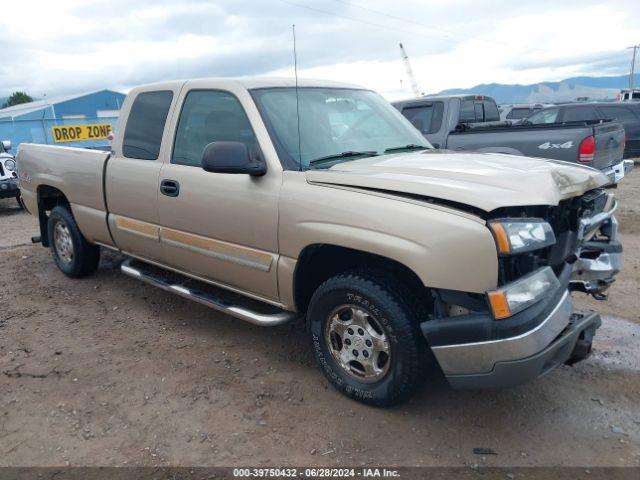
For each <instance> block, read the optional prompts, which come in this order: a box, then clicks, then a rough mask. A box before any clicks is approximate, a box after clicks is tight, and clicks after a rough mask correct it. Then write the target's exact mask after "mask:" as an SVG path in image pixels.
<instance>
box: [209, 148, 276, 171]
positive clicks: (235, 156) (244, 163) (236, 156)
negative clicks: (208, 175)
mask: <svg viewBox="0 0 640 480" xmlns="http://www.w3.org/2000/svg"><path fill="white" fill-rule="evenodd" d="M202 168H203V169H204V170H205V171H206V172H213V173H244V174H247V175H251V176H254V177H259V176H261V175H264V174H265V173H267V167H266V165H265V164H264V163H263V162H257V161H254V160H251V156H250V155H249V150H248V149H247V146H246V145H245V144H244V143H242V142H213V143H210V144H209V145H207V146H206V147H205V148H204V152H203V153H202Z"/></svg>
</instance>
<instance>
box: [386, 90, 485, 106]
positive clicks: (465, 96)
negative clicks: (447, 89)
mask: <svg viewBox="0 0 640 480" xmlns="http://www.w3.org/2000/svg"><path fill="white" fill-rule="evenodd" d="M452 98H458V99H460V100H493V97H490V96H488V95H476V94H472V93H458V94H453V95H439V94H437V95H424V96H422V97H413V98H406V99H404V100H396V101H394V102H391V103H393V104H394V105H404V104H408V103H412V104H416V105H417V104H418V103H420V102H425V103H428V102H436V101H440V102H442V101H445V100H450V99H452ZM494 101H495V100H494Z"/></svg>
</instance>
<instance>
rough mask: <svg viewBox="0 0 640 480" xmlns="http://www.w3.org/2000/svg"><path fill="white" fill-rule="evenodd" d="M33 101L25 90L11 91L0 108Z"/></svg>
mask: <svg viewBox="0 0 640 480" xmlns="http://www.w3.org/2000/svg"><path fill="white" fill-rule="evenodd" d="M29 102H33V98H31V97H30V96H29V95H27V92H13V93H12V94H11V95H10V96H9V98H8V99H7V101H6V102H4V105H2V108H7V107H13V106H14V105H20V104H21V103H29Z"/></svg>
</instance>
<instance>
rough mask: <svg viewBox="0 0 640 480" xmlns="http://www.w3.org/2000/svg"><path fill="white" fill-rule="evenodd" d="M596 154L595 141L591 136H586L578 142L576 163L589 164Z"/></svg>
mask: <svg viewBox="0 0 640 480" xmlns="http://www.w3.org/2000/svg"><path fill="white" fill-rule="evenodd" d="M595 152H596V139H595V138H593V135H590V136H588V137H587V138H585V139H584V140H582V142H580V148H579V149H578V161H579V162H580V163H591V162H593V157H594V154H595Z"/></svg>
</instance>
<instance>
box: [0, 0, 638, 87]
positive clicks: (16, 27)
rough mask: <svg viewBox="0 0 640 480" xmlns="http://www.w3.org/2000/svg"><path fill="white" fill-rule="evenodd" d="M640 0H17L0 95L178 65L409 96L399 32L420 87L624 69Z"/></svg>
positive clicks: (186, 71) (146, 77)
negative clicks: (296, 71) (295, 68)
mask: <svg viewBox="0 0 640 480" xmlns="http://www.w3.org/2000/svg"><path fill="white" fill-rule="evenodd" d="M638 14H640V4H638V3H637V2H631V1H620V2H608V3H602V2H600V1H597V0H581V1H577V0H565V1H563V3H562V4H561V6H558V3H557V2H555V1H548V0H541V1H537V2H513V1H511V0H488V1H483V2H478V1H472V0H454V1H445V0H429V1H423V0H406V1H404V2H394V3H390V2H386V1H383V0H368V1H367V0H319V1H311V0H244V1H242V2H238V1H234V0H221V1H212V0H185V1H181V2H176V1H169V0H137V1H135V0H134V1H132V0H111V1H109V2H105V1H104V0H100V1H98V0H91V1H81V0H58V1H56V2H51V1H36V0H21V1H19V2H10V3H9V4H8V5H3V11H2V15H1V16H0V26H1V27H2V31H3V35H2V37H0V51H2V52H3V54H4V55H3V58H4V59H6V60H3V63H2V64H1V65H0V75H1V77H0V78H2V82H0V96H4V95H7V94H9V93H10V92H12V91H14V90H26V91H28V92H29V93H30V94H32V95H33V96H36V97H41V96H42V95H44V94H47V95H48V96H52V95H56V94H66V93H73V92H78V91H87V90H92V89H100V88H120V89H127V88H130V87H131V86H134V85H137V84H140V83H148V82H155V81H162V80H168V79H176V78H192V77H203V76H241V75H264V74H282V75H291V73H292V63H293V56H292V36H291V25H292V24H293V23H295V24H296V32H297V40H298V41H297V47H298V48H297V50H298V60H299V66H300V72H301V74H302V75H303V76H319V77H325V78H329V79H336V80H345V81H349V82H353V83H360V84H364V85H367V86H369V87H371V88H375V89H377V90H380V91H381V92H382V93H383V94H385V95H387V96H388V97H391V98H395V97H398V96H408V95H410V94H411V92H410V89H409V88H408V85H409V82H408V81H407V79H406V74H405V69H404V66H403V64H402V61H401V60H400V52H399V49H398V42H400V41H402V42H403V43H404V44H405V47H406V48H407V51H408V53H409V55H410V58H411V62H412V66H413V68H414V71H415V73H416V77H417V78H418V81H419V83H420V85H421V88H422V89H423V90H425V91H429V92H433V91H439V90H442V89H445V88H452V87H468V86H472V85H474V84H477V83H489V82H501V83H510V82H518V83H532V82H535V81H541V80H559V79H561V78H564V77H565V76H572V75H576V74H593V75H601V74H620V73H624V72H625V71H626V69H627V67H628V62H629V52H628V51H625V47H627V46H628V45H630V44H632V43H633V42H634V41H637V39H638V38H640V26H639V25H637V22H635V23H634V22H633V19H635V18H637V17H638Z"/></svg>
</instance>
